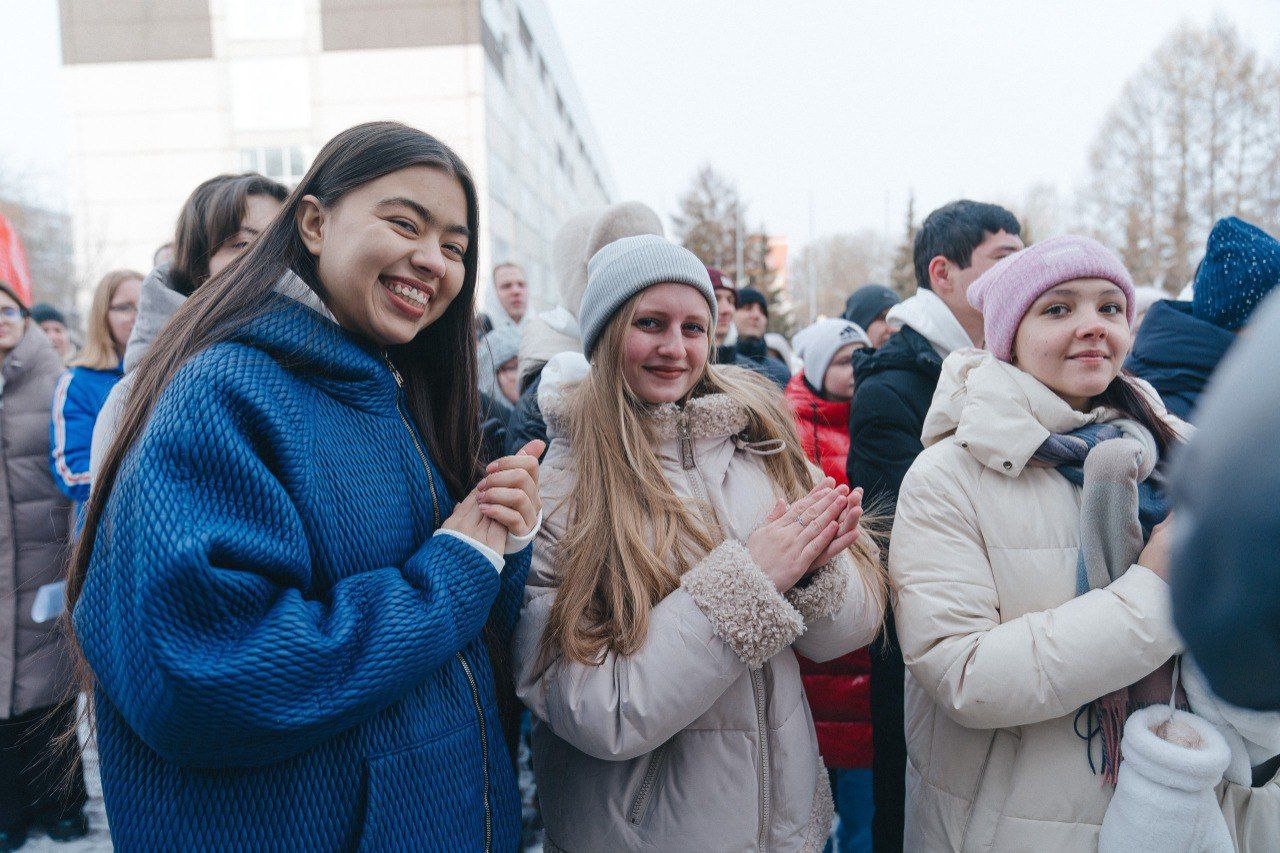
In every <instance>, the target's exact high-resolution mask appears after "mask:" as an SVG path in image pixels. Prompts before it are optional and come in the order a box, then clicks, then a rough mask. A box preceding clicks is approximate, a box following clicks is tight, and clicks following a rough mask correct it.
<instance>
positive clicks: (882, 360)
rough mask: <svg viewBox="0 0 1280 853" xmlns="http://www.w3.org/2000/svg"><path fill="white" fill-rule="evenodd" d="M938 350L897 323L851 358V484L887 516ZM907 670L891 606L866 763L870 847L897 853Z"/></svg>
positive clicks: (915, 436) (874, 682)
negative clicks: (874, 346)
mask: <svg viewBox="0 0 1280 853" xmlns="http://www.w3.org/2000/svg"><path fill="white" fill-rule="evenodd" d="M941 372H942V356H940V355H938V353H937V351H936V350H935V349H934V348H933V345H932V344H930V343H929V341H928V340H927V339H925V337H924V336H923V335H921V334H920V333H919V332H917V331H916V330H915V329H912V328H911V327H910V326H903V327H902V329H901V331H899V332H897V333H896V334H895V335H894V336H893V337H891V338H889V340H888V341H887V342H885V345H884V346H883V347H881V348H880V349H879V350H877V351H875V352H870V353H867V354H866V355H864V356H861V357H860V358H858V359H855V361H854V367H853V375H854V380H855V383H856V384H855V388H854V392H853V405H852V406H851V407H850V413H849V441H850V443H849V461H848V463H847V465H846V466H845V470H846V472H847V473H848V475H849V486H850V487H857V486H862V487H863V489H864V492H863V503H864V504H865V505H866V506H867V508H868V512H869V513H872V514H874V515H878V516H889V517H892V514H893V511H894V509H895V507H896V506H897V503H898V489H899V487H901V485H902V478H903V477H905V476H906V474H907V469H908V468H910V467H911V463H912V462H914V461H915V460H916V456H918V455H919V454H920V451H921V450H923V449H924V446H923V444H922V443H921V441H920V433H921V430H922V429H923V427H924V418H925V415H926V414H928V412H929V404H930V403H931V402H932V401H933V392H934V389H936V388H937V386H938V376H939V375H940V374H941ZM904 678H905V668H904V666H903V662H902V650H901V649H900V648H899V647H898V635H897V631H896V630H895V628H894V622H893V612H892V610H891V609H890V610H889V611H888V612H886V614H885V633H884V639H883V641H881V642H877V643H875V644H873V646H872V650H871V742H872V746H873V749H874V757H873V758H872V764H871V786H872V795H873V798H874V800H875V813H874V816H873V817H872V821H871V842H872V849H873V850H874V851H875V853H901V851H902V849H903V847H902V844H903V824H904V821H905V820H906V802H905V797H906V794H905V786H906V773H907V743H906V737H905V735H904V731H903V708H904V696H903V679H904Z"/></svg>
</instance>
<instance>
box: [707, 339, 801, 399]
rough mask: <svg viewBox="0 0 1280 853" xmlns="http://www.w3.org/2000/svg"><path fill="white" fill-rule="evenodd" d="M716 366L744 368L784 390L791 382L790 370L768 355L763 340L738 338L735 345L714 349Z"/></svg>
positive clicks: (767, 349)
mask: <svg viewBox="0 0 1280 853" xmlns="http://www.w3.org/2000/svg"><path fill="white" fill-rule="evenodd" d="M716 364H736V365H738V366H739V367H745V368H746V369H747V370H752V371H755V372H756V373H759V374H760V375H761V376H763V377H765V378H766V379H770V380H772V381H773V384H774V385H777V386H778V387H779V388H786V387H787V383H788V382H790V381H791V369H790V368H788V367H787V366H786V365H785V364H783V363H782V362H780V361H778V360H777V359H776V358H774V357H773V356H771V355H769V348H768V347H767V346H765V343H764V338H739V339H738V342H737V343H735V344H731V345H729V346H721V347H716Z"/></svg>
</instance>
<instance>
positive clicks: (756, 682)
mask: <svg viewBox="0 0 1280 853" xmlns="http://www.w3.org/2000/svg"><path fill="white" fill-rule="evenodd" d="M676 436H677V437H678V438H679V439H680V467H681V468H683V469H684V473H685V476H686V477H687V478H688V480H689V486H690V488H691V489H693V493H694V497H695V498H696V499H698V500H699V501H701V503H702V505H703V506H706V507H707V508H708V509H710V507H711V502H710V501H708V500H707V497H706V492H705V490H704V489H703V488H702V478H701V475H700V474H699V473H698V462H697V460H696V459H695V458H694V456H693V438H692V436H691V435H690V429H689V416H688V415H686V414H684V413H681V415H680V419H679V420H678V421H676ZM716 527H719V525H718V524H717V525H716ZM765 666H768V664H767V663H766V664H765ZM750 674H751V695H752V697H753V698H754V699H755V704H756V730H757V736H758V737H759V739H760V764H759V767H758V772H757V782H758V784H759V786H760V795H759V811H760V825H759V828H758V830H757V835H756V842H757V846H758V847H759V849H761V850H764V849H765V830H766V828H767V827H768V825H769V806H770V797H769V731H768V725H767V721H766V719H765V698H764V669H763V668H762V669H753V670H750ZM656 763H657V762H654V764H656ZM650 770H651V771H652V770H653V766H652V765H650ZM648 775H649V774H648V773H646V774H645V776H646V781H649V779H648ZM655 775H656V773H655ZM643 790H644V788H643V786H641V791H642V792H643ZM633 823H634V821H633Z"/></svg>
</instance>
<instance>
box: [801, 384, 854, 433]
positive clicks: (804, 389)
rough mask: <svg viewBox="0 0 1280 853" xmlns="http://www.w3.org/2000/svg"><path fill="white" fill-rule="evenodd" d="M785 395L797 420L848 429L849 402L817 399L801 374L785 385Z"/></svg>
mask: <svg viewBox="0 0 1280 853" xmlns="http://www.w3.org/2000/svg"><path fill="white" fill-rule="evenodd" d="M786 395H787V400H788V401H789V402H790V403H791V409H792V411H794V412H795V413H796V417H797V418H798V419H800V420H802V421H806V422H812V423H815V424H817V425H818V426H826V427H840V428H843V429H848V427H849V407H850V403H849V401H848V400H846V401H844V402H843V403H841V402H837V401H835V400H824V399H823V398H822V397H819V396H818V395H817V394H815V393H814V392H813V389H812V388H810V387H809V383H808V382H805V379H804V374H803V373H797V374H796V375H795V376H793V377H791V381H790V382H788V383H787V390H786Z"/></svg>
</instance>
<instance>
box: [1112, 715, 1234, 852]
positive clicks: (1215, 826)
mask: <svg viewBox="0 0 1280 853" xmlns="http://www.w3.org/2000/svg"><path fill="white" fill-rule="evenodd" d="M1120 749H1121V754H1122V755H1123V756H1124V758H1123V760H1122V761H1121V762H1120V777H1119V780H1118V781H1117V784H1116V792H1115V795H1114V796H1113V797H1112V798H1111V804H1110V805H1109V806H1108V807H1107V814H1106V817H1104V818H1103V820H1102V831H1101V833H1100V834H1099V836H1098V851H1099V853H1145V851H1150V853H1167V851H1171V850H1176V851H1179V853H1234V850H1235V846H1234V845H1233V844H1232V843H1231V833H1230V832H1229V831H1228V830H1227V822H1226V820H1225V819H1224V818H1223V816H1222V810H1221V808H1220V807H1219V806H1218V798H1217V796H1216V795H1215V793H1214V787H1215V786H1216V785H1217V784H1218V783H1219V782H1220V781H1222V771H1223V770H1225V769H1226V767H1227V763H1228V762H1229V761H1230V760H1231V752H1230V750H1229V749H1228V747H1227V742H1226V741H1225V740H1223V738H1222V735H1221V734H1219V733H1218V730H1217V729H1215V728H1214V727H1213V726H1212V725H1210V724H1209V723H1207V722H1206V721H1204V720H1202V719H1200V718H1199V717H1197V716H1196V715H1195V714H1189V713H1187V712H1185V711H1172V712H1171V709H1170V708H1169V706H1168V705H1152V706H1150V707H1147V708H1143V709H1142V710H1140V711H1135V712H1134V713H1132V714H1130V715H1129V719H1128V721H1127V722H1126V723H1125V726H1124V740H1123V741H1122V742H1121V746H1120Z"/></svg>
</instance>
